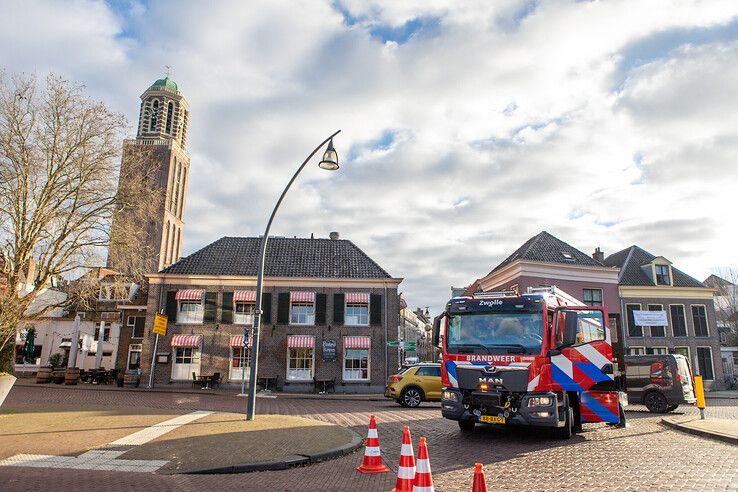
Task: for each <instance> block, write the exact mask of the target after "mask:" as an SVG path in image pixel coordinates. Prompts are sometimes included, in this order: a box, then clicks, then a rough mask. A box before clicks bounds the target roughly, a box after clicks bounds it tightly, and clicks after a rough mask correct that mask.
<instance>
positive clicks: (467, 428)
mask: <svg viewBox="0 0 738 492" xmlns="http://www.w3.org/2000/svg"><path fill="white" fill-rule="evenodd" d="M475 425H476V422H474V421H473V420H459V429H461V431H462V432H472V431H473V430H474V426H475Z"/></svg>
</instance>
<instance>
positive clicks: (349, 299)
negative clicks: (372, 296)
mask: <svg viewBox="0 0 738 492" xmlns="http://www.w3.org/2000/svg"><path fill="white" fill-rule="evenodd" d="M346 303H347V304H369V294H367V293H366V292H346Z"/></svg>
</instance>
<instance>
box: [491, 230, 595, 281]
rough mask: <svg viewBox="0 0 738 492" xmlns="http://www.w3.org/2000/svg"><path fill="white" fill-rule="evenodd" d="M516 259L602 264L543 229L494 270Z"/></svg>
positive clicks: (569, 263)
mask: <svg viewBox="0 0 738 492" xmlns="http://www.w3.org/2000/svg"><path fill="white" fill-rule="evenodd" d="M563 253H566V254H567V255H568V256H564V254H563ZM515 260H529V261H541V262H546V263H563V264H565V265H589V266H602V264H601V263H600V262H598V261H595V260H594V259H593V258H592V257H591V256H589V255H587V254H585V253H582V252H581V251H579V250H578V249H577V248H575V247H573V246H571V245H569V244H566V243H565V242H564V241H562V240H561V239H559V238H557V237H555V236H552V235H551V234H549V233H548V232H546V231H542V232H540V233H539V234H537V235H535V236H533V237H532V238H530V239H528V240H527V241H526V242H525V243H523V245H522V246H521V247H519V248H518V249H517V250H515V252H514V253H513V254H511V255H510V256H508V257H507V258H506V259H505V260H504V261H503V262H502V263H500V264H499V265H497V266H496V267H495V268H494V270H492V271H493V272H494V271H497V270H499V269H500V268H502V267H504V266H506V265H509V264H510V263H512V262H513V261H515ZM490 273H491V272H490Z"/></svg>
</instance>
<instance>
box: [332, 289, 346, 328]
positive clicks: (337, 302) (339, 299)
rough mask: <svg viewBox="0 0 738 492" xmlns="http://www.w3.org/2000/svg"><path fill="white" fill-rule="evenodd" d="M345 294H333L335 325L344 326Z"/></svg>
mask: <svg viewBox="0 0 738 492" xmlns="http://www.w3.org/2000/svg"><path fill="white" fill-rule="evenodd" d="M344 299H345V296H344V294H333V324H336V325H342V324H343V310H344V306H345V301H344Z"/></svg>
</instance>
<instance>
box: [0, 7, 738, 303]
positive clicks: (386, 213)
mask: <svg viewBox="0 0 738 492" xmlns="http://www.w3.org/2000/svg"><path fill="white" fill-rule="evenodd" d="M0 17H2V18H3V19H5V20H6V22H4V23H3V29H2V30H0V46H2V47H3V49H2V50H0V68H2V69H4V70H5V71H6V72H9V73H15V72H27V73H28V72H32V73H37V74H40V75H43V74H46V73H48V72H54V73H57V74H61V75H63V76H65V77H67V78H70V79H72V80H75V81H78V82H80V83H82V84H84V85H85V86H86V87H87V89H88V91H89V93H90V94H91V95H92V96H93V97H95V98H98V99H102V100H104V101H105V102H106V103H107V104H108V105H110V106H111V107H112V108H114V109H115V110H117V111H120V112H122V113H125V114H126V116H127V117H128V119H129V121H130V122H131V135H132V136H133V135H134V130H133V123H135V122H136V121H137V118H138V114H137V111H138V105H139V99H138V98H139V96H140V94H141V93H142V92H143V91H144V90H145V89H146V88H147V87H148V86H149V85H150V84H151V83H152V82H153V81H154V80H155V79H157V78H160V77H161V76H163V75H164V71H165V68H164V67H165V65H170V66H171V67H172V78H173V79H174V80H175V81H176V82H177V83H178V85H179V88H180V90H181V91H182V93H183V94H184V96H185V97H186V98H187V100H188V101H189V104H190V107H191V123H190V131H189V144H188V150H189V152H190V154H191V157H192V167H191V176H190V178H191V179H190V184H189V191H188V197H187V202H186V213H185V221H186V226H185V236H184V254H189V253H191V252H193V251H195V250H197V249H199V248H200V247H202V246H204V245H206V244H208V243H209V242H211V241H213V240H215V239H217V238H219V237H221V236H224V235H232V236H233V235H242V236H253V235H258V234H260V233H261V232H262V230H263V227H264V225H265V222H266V219H267V217H268V214H269V212H270V211H271V207H272V206H273V204H274V202H275V201H276V198H277V197H278V195H279V193H280V191H281V189H282V187H283V186H284V185H285V184H286V181H287V180H288V179H289V177H290V176H291V174H292V172H293V171H294V169H295V168H296V167H297V165H298V164H299V163H300V162H302V160H303V159H304V158H305V156H306V155H307V154H308V153H309V152H310V151H311V150H312V148H313V147H314V146H315V145H317V143H319V142H320V141H321V140H322V139H323V138H325V137H326V136H327V135H329V134H330V133H332V132H333V131H334V130H337V129H341V130H342V133H341V134H340V135H339V138H337V139H336V142H335V143H336V147H337V150H338V152H339V155H340V158H341V169H340V170H339V171H338V172H334V173H328V172H325V171H321V170H320V169H318V168H317V166H312V167H309V168H308V169H306V171H304V173H303V175H302V176H301V178H300V181H299V185H298V186H297V187H296V188H295V189H293V190H292V191H291V192H290V194H289V195H288V198H287V199H286V202H285V203H284V205H283V209H282V211H281V214H280V216H279V217H278V220H277V222H276V224H275V227H274V229H273V232H274V233H275V234H277V235H284V236H295V235H296V236H302V237H304V236H310V234H311V233H314V234H315V235H316V236H318V237H327V235H328V232H329V231H334V230H335V231H340V233H341V236H342V237H343V238H346V239H351V240H352V241H354V242H355V243H356V244H357V245H358V246H359V247H361V248H362V249H363V250H364V251H366V252H367V253H368V254H369V255H370V256H372V257H373V258H375V259H376V260H377V261H378V263H379V264H380V265H382V266H383V267H384V268H385V269H386V270H388V271H389V272H390V273H391V274H392V275H393V276H396V277H404V278H405V281H404V282H403V283H402V285H401V290H404V291H405V294H406V298H407V299H408V302H409V303H410V304H411V305H412V306H426V305H429V306H431V307H432V308H433V307H436V308H437V307H438V306H440V305H442V304H443V302H445V300H446V299H447V298H448V296H449V293H450V291H449V287H450V286H451V285H454V286H462V285H466V284H468V283H470V282H471V281H473V280H474V279H475V278H477V277H480V276H482V275H484V274H486V273H487V272H488V271H489V270H491V269H492V268H493V267H494V266H495V265H496V264H497V263H498V262H499V261H501V260H502V259H503V258H504V257H505V256H507V255H508V254H509V253H510V252H512V250H514V249H515V248H517V247H518V246H519V245H520V244H521V243H522V242H524V241H525V240H526V239H528V238H529V237H531V236H533V235H535V234H537V233H538V232H540V231H541V230H547V231H549V232H551V233H552V234H554V235H556V236H557V237H559V238H561V239H563V240H564V241H567V242H569V243H570V244H572V245H574V246H576V247H578V248H579V249H581V250H582V251H584V252H587V253H590V252H591V251H592V250H593V249H594V248H595V247H596V246H599V247H601V248H602V249H604V250H605V252H606V253H608V254H609V253H612V252H615V251H617V250H620V249H622V248H625V247H627V246H629V245H631V244H638V245H640V246H642V247H644V248H645V249H647V250H649V251H651V252H652V253H654V254H657V255H663V256H666V257H667V258H669V259H670V260H672V261H673V262H674V263H675V265H676V266H677V267H679V268H681V269H682V270H685V271H686V272H688V273H690V274H692V275H694V276H696V277H697V278H699V279H703V278H705V277H706V276H707V275H709V274H710V273H711V272H712V271H713V269H715V268H716V267H721V266H724V265H736V264H738V248H736V246H735V245H736V242H737V241H738V214H737V213H736V206H737V205H738V199H737V198H736V184H738V2H735V1H734V0H725V1H720V0H713V1H689V0H680V1H672V2H669V1H657V0H654V1H646V2H644V1H643V0H633V1H626V0H623V1H616V0H612V1H601V2H596V1H595V2H583V1H579V2H574V1H563V0H552V1H546V0H541V1H517V0H504V1H503V0H496V1H494V2H492V1H486V0H480V1H466V2H451V1H435V0H418V1H403V2H398V1H395V0H386V1H367V0H334V1H323V2H321V1H317V0H314V1H312V0H311V1H296V0H289V1H275V0H269V1H264V2H257V1H250V2H240V1H239V2H225V1H219V2H194V1H193V2H184V1H171V2H154V1H151V2H138V1H120V2H92V1H82V0H78V1H65V2H58V1H48V2H43V1H22V2H21V1H16V2H3V3H2V5H0Z"/></svg>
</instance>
